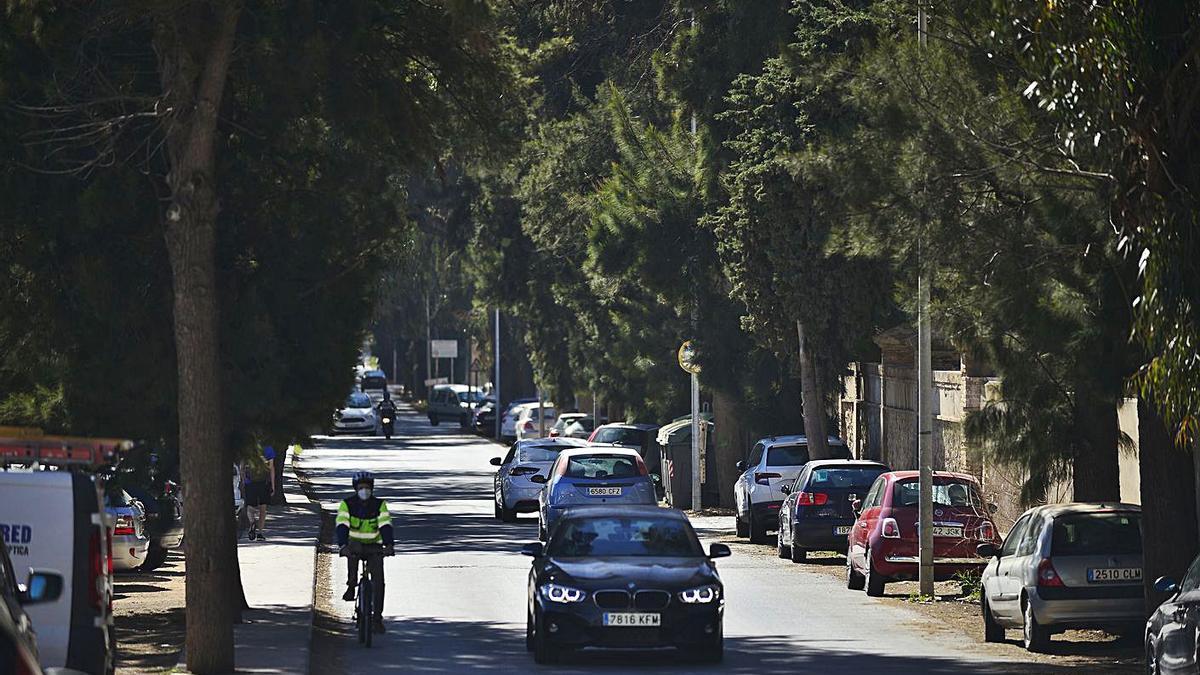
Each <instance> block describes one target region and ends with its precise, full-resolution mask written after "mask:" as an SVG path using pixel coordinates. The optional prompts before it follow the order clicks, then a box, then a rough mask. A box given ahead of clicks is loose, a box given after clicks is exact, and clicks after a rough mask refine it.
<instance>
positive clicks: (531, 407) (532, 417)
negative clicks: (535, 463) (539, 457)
mask: <svg viewBox="0 0 1200 675" xmlns="http://www.w3.org/2000/svg"><path fill="white" fill-rule="evenodd" d="M538 408H539V406H538V404H536V403H526V404H525V405H524V406H522V407H521V414H520V415H519V416H518V417H517V440H525V439H526V438H541V437H542V436H546V435H549V433H550V428H551V427H553V426H554V420H556V419H558V411H557V410H555V408H554V404H553V403H549V402H546V403H543V404H542V405H541V406H540V408H541V411H542V420H543V422H544V424H539V423H538ZM543 427H544V429H545V433H544V434H543V433H539V432H540V431H541V430H542V429H543Z"/></svg>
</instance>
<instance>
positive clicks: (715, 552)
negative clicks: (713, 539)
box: [708, 544, 733, 560]
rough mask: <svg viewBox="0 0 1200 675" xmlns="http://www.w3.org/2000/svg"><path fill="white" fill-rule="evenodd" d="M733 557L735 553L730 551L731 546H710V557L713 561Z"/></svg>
mask: <svg viewBox="0 0 1200 675" xmlns="http://www.w3.org/2000/svg"><path fill="white" fill-rule="evenodd" d="M731 555H733V551H731V550H729V546H727V545H725V544H709V545H708V557H709V558H710V559H712V560H716V559H717V558H728V557H729V556H731Z"/></svg>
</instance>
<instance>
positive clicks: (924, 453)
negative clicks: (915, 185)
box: [917, 0, 935, 598]
mask: <svg viewBox="0 0 1200 675" xmlns="http://www.w3.org/2000/svg"><path fill="white" fill-rule="evenodd" d="M927 36H928V26H927V25H926V16H925V0H917V45H918V47H919V48H920V50H921V51H924V50H925V46H926V40H927ZM922 208H924V207H923V206H922ZM919 227H920V231H919V232H918V233H917V238H918V251H919V253H918V265H919V266H920V270H919V272H918V274H919V279H918V281H917V303H918V305H919V306H918V310H917V314H918V318H917V410H918V417H919V419H918V421H917V455H918V461H919V464H920V470H921V477H920V488H921V491H920V499H921V509H920V528H921V529H920V531H919V537H920V540H919V542H918V547H919V554H920V569H919V574H918V577H919V581H920V591H921V595H923V596H925V597H928V598H933V597H935V596H934V591H933V582H934V571H933V442H932V441H933V396H932V394H933V386H932V385H933V377H932V376H933V358H932V355H931V354H930V350H931V348H932V338H931V336H930V325H929V284H930V283H931V282H932V276H931V275H930V273H929V270H930V260H929V247H928V245H927V242H926V241H925V238H926V231H925V230H926V227H925V216H924V212H922V216H921V223H920V226H919Z"/></svg>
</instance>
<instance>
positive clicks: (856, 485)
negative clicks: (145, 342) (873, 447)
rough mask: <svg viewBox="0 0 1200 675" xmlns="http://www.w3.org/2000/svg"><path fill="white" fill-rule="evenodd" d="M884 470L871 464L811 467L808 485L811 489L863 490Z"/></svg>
mask: <svg viewBox="0 0 1200 675" xmlns="http://www.w3.org/2000/svg"><path fill="white" fill-rule="evenodd" d="M885 471H887V469H885V468H883V467H871V466H863V467H845V468H842V467H838V468H828V469H813V471H812V473H811V474H810V475H809V477H808V487H809V488H811V489H813V490H831V489H833V490H836V489H840V488H846V489H856V490H865V489H867V488H870V487H871V484H872V483H874V482H875V479H876V478H879V475H880V474H882V473H884V472H885Z"/></svg>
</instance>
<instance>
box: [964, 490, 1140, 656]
mask: <svg viewBox="0 0 1200 675" xmlns="http://www.w3.org/2000/svg"><path fill="white" fill-rule="evenodd" d="M1141 520H1142V512H1141V508H1140V507H1138V506H1137V505H1134V504H1119V503H1107V504H1049V505H1046V506H1039V507H1036V508H1033V509H1030V510H1028V511H1026V512H1025V514H1024V515H1022V516H1021V517H1020V518H1019V519H1018V520H1017V522H1016V523H1015V524H1014V525H1013V527H1012V530H1011V531H1010V532H1009V533H1008V537H1007V538H1006V539H1005V540H1004V544H1003V545H1002V546H1001V547H1000V548H999V549H997V548H996V547H994V546H992V545H991V544H980V545H979V553H980V555H983V556H986V557H989V558H991V560H990V561H989V562H988V564H987V567H985V568H984V570H983V578H982V580H981V585H982V590H981V593H980V595H981V601H980V604H981V605H982V609H983V626H984V639H986V640H987V641H988V642H999V641H1001V640H1003V639H1004V629H1006V628H1020V629H1021V631H1022V637H1023V642H1024V643H1025V648H1026V649H1028V650H1030V651H1043V650H1045V649H1046V647H1047V646H1048V644H1049V641H1050V635H1051V634H1052V633H1055V632H1059V631H1062V630H1066V629H1068V628H1109V629H1116V630H1118V631H1121V632H1127V631H1134V632H1140V630H1141V628H1142V626H1143V625H1144V621H1145V614H1144V608H1145V604H1144V591H1143V589H1142V532H1141Z"/></svg>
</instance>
